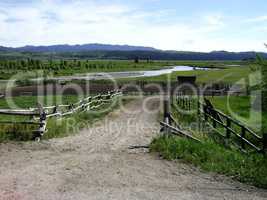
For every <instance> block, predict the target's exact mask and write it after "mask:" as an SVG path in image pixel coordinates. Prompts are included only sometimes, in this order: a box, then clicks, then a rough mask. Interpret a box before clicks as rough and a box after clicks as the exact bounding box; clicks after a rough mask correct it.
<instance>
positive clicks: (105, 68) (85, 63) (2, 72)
mask: <svg viewBox="0 0 267 200" xmlns="http://www.w3.org/2000/svg"><path fill="white" fill-rule="evenodd" d="M10 62H12V63H14V66H12V67H11V68H8V67H6V66H4V65H3V66H2V65H1V63H0V79H9V78H11V77H12V76H13V75H15V74H17V73H18V72H20V73H25V72H28V71H31V72H37V71H40V70H41V71H44V72H45V74H51V75H54V76H67V75H73V74H81V73H91V72H118V71H143V70H156V69H162V68H164V67H169V66H179V65H183V66H192V67H209V68H232V67H229V66H228V65H231V64H240V65H247V64H246V63H243V62H239V61H171V60H170V61H149V62H147V61H145V60H140V61H139V63H135V62H134V61H133V60H75V61H73V60H65V62H67V65H64V66H62V63H61V61H60V60H53V63H52V64H50V62H49V61H47V60H43V61H41V64H40V66H34V65H31V64H26V66H24V67H22V66H21V64H19V62H18V63H17V62H16V61H10Z"/></svg>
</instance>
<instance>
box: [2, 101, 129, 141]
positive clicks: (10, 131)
mask: <svg viewBox="0 0 267 200" xmlns="http://www.w3.org/2000/svg"><path fill="white" fill-rule="evenodd" d="M59 97H60V96H50V97H49V98H51V99H53V100H54V101H51V102H50V103H45V105H55V103H58V101H56V99H57V98H59ZM59 99H61V98H59ZM63 99H64V100H63V103H73V102H76V100H77V96H64V98H63ZM14 101H15V102H16V103H18V104H19V105H21V106H23V108H28V107H31V106H33V107H36V106H35V105H36V104H35V103H36V101H37V98H36V97H26V96H25V97H15V98H14ZM129 101H130V100H129V99H123V98H122V99H121V98H119V99H118V100H116V101H115V102H114V103H112V104H106V105H104V106H103V107H101V109H97V110H95V111H94V112H91V111H90V112H81V113H76V114H73V115H71V116H69V117H65V118H52V119H49V120H48V124H47V129H48V132H47V133H46V134H45V136H44V139H50V138H56V137H64V136H68V135H70V134H75V133H78V132H79V130H80V129H82V128H86V127H88V126H90V125H91V124H93V123H94V122H95V121H96V120H99V119H102V118H103V117H104V116H106V115H107V114H108V113H109V112H111V111H113V110H114V109H116V108H118V107H119V106H120V105H121V104H126V103H127V102H129ZM0 102H1V103H0V105H1V106H0V107H1V108H7V103H6V102H5V101H4V100H2V101H0ZM60 102H61V101H60ZM111 105H112V106H111ZM0 118H1V120H11V121H29V120H30V119H29V118H27V117H12V116H3V115H2V116H0ZM37 129H38V126H36V125H19V124H11V125H6V124H0V142H5V141H11V140H14V141H28V140H31V139H32V137H33V131H34V130H37Z"/></svg>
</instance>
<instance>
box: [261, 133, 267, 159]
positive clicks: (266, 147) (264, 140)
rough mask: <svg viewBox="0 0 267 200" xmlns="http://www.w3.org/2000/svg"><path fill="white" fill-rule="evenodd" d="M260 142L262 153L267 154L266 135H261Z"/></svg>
mask: <svg viewBox="0 0 267 200" xmlns="http://www.w3.org/2000/svg"><path fill="white" fill-rule="evenodd" d="M262 142H263V147H262V151H263V153H265V154H266V153H267V133H265V134H263V137H262Z"/></svg>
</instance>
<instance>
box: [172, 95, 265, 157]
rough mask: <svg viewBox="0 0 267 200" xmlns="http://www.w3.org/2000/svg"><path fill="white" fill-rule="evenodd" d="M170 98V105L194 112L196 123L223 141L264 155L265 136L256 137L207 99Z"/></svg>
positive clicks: (193, 97)
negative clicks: (206, 126) (196, 117)
mask: <svg viewBox="0 0 267 200" xmlns="http://www.w3.org/2000/svg"><path fill="white" fill-rule="evenodd" d="M172 98H173V100H172V101H171V102H172V104H174V105H176V106H179V107H180V108H181V109H183V110H184V111H190V110H194V111H195V114H196V115H197V116H198V118H199V120H198V121H199V122H202V123H201V126H205V125H209V127H211V128H212V130H214V131H215V132H216V133H217V134H219V135H220V136H221V137H222V138H223V139H225V141H228V142H233V143H234V144H236V145H238V147H239V148H240V149H242V150H244V151H248V150H255V151H257V152H260V153H266V151H267V136H266V134H263V136H260V135H258V134H257V133H256V132H255V131H253V130H251V129H250V128H248V127H247V126H246V125H245V124H243V123H242V122H240V121H238V120H236V119H233V118H232V117H230V116H228V115H226V114H224V113H223V112H222V111H220V110H218V109H216V108H215V107H214V106H213V105H212V103H211V102H210V101H209V100H208V99H207V98H203V99H204V101H200V100H199V97H195V96H185V95H182V94H178V95H175V97H172ZM174 107H175V106H174ZM168 112H169V111H168ZM170 113H171V112H170Z"/></svg>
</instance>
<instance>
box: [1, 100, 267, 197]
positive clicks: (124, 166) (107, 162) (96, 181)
mask: <svg viewBox="0 0 267 200" xmlns="http://www.w3.org/2000/svg"><path fill="white" fill-rule="evenodd" d="M158 102H159V101H158V100H156V99H152V100H149V99H139V100H135V101H132V102H131V103H129V104H128V105H127V110H128V111H125V110H124V109H120V110H117V111H115V112H113V113H111V114H109V115H108V116H107V117H106V118H105V119H104V120H102V121H101V122H98V123H96V124H95V125H94V126H93V127H91V128H89V129H86V130H83V131H82V132H81V133H79V134H77V135H74V136H70V137H66V138H61V139H53V140H49V141H43V142H41V143H23V144H11V143H9V144H1V145H0V200H7V199H8V200H41V199H42V200H44V199H46V200H65V199H66V200H69V199H73V200H79V199H84V200H91V199H92V200H93V199H116V200H126V199H151V200H152V199H153V200H154V199H160V200H162V199H175V200H177V199H197V200H198V199H242V200H245V199H255V200H256V199H267V191H266V190H260V189H256V188H254V187H250V186H246V185H243V184H240V183H237V182H235V181H232V180H230V179H229V178H225V177H223V176H218V175H215V174H210V173H203V172H201V171H199V170H198V169H196V168H194V167H192V166H188V165H185V164H182V163H181V162H179V161H177V162H169V161H165V160H162V159H161V158H160V157H159V156H158V155H154V154H149V153H148V152H147V150H145V149H135V150H130V149H129V148H128V147H129V146H131V145H147V144H149V143H150V141H151V139H152V138H153V137H155V136H156V134H157V133H158V130H159V127H158V123H157V112H156V111H157V108H158V107H159V103H158ZM144 103H146V105H147V106H146V107H147V108H148V110H147V109H144V108H142V105H143V104H144Z"/></svg>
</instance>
